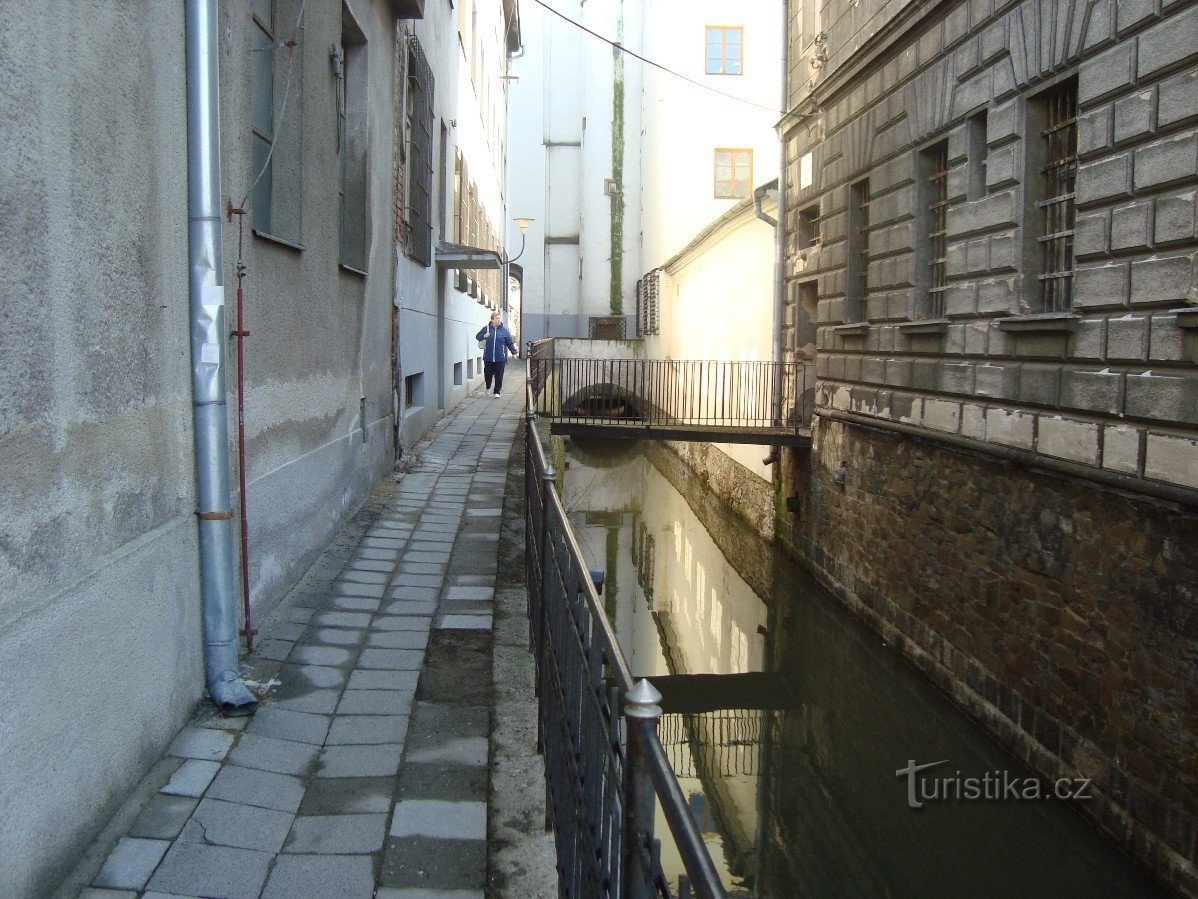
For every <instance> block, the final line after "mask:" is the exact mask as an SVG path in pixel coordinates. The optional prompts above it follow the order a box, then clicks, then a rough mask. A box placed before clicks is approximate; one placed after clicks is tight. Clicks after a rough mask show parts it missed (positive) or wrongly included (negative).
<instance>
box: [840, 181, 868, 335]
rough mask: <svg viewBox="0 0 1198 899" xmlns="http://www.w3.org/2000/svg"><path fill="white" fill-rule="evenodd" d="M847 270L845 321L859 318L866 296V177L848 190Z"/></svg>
mask: <svg viewBox="0 0 1198 899" xmlns="http://www.w3.org/2000/svg"><path fill="white" fill-rule="evenodd" d="M847 265H848V271H847V272H846V275H845V285H844V290H845V300H844V321H845V322H859V321H862V320H863V318H864V316H863V314H862V313H863V311H864V308H865V299H866V297H867V296H869V179H868V178H863V179H862V180H860V181H858V182H857V183H856V184H854V185H853V186H852V189H851V190H850V191H849V211H848V260H847Z"/></svg>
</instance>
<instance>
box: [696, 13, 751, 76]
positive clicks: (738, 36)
mask: <svg viewBox="0 0 1198 899" xmlns="http://www.w3.org/2000/svg"><path fill="white" fill-rule="evenodd" d="M743 54H744V29H743V28H741V27H739V26H731V27H726V26H715V25H709V26H708V28H707V57H706V59H707V64H706V66H705V67H704V71H705V72H706V73H707V74H708V75H740V74H742V73H743V72H744V65H743V62H744V55H743Z"/></svg>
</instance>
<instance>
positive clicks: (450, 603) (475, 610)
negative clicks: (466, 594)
mask: <svg viewBox="0 0 1198 899" xmlns="http://www.w3.org/2000/svg"><path fill="white" fill-rule="evenodd" d="M445 602H446V606H445V614H446V615H484V616H491V614H492V613H493V612H494V610H495V603H494V601H493V600H489V599H454V600H449V599H447V600H445Z"/></svg>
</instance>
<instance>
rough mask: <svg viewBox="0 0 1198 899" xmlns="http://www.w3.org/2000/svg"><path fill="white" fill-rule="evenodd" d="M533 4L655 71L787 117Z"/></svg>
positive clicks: (546, 6)
mask: <svg viewBox="0 0 1198 899" xmlns="http://www.w3.org/2000/svg"><path fill="white" fill-rule="evenodd" d="M533 2H534V3H536V4H537V6H540V7H541V8H542V9H546V10H548V11H549V12H551V13H553V14H554V15H555V16H557V17H558V18H559V19H562V20H563V21H565V22H569V23H570V24H571V25H573V26H574V27H575V28H578V29H580V30H582V31H585V32H586V33H587V34H589V35H590V36H591V37H593V38H597V39H598V40H601V41H603V43H605V44H607V45H609V46H610V47H612V48H613V49H615V50H618V51H619V52H621V53H627V54H628V55H629V56H631V57H633V58H634V59H639V60H640V61H641V62H643V63H645V64H646V65H650V66H653V67H654V68H655V69H660V70H661V71H663V72H665V73H666V74H667V75H673V76H674V77H675V78H680V79H682V80H683V81H686V82H688V83H690V84H693V85H694V86H695V87H699V88H702V89H703V90H705V91H710V92H711V93H713V94H719V95H720V96H721V97H727V98H728V99H729V100H736V101H737V102H738V103H747V104H748V105H750V106H756V107H757V108H758V109H764V110H765V111H766V112H770V113H773V114H774V115H778V116H785V115H786V113H785V112H784V111H782V110H779V109H778V108H776V107H774V106H768V105H766V104H764V103H758V102H756V101H755V100H749V99H747V98H745V97H738V96H736V94H730V93H728V92H727V91H722V90H720V89H719V88H715V87H712V86H711V85H710V84H704V83H703V82H702V81H696V80H695V79H694V78H691V77H690V76H689V75H684V74H682V73H681V72H676V71H674V70H673V69H671V68H669V67H668V66H663V65H662V64H661V63H659V62H656V61H654V60H652V59H649V58H648V57H645V56H641V55H640V54H639V53H637V52H636V51H635V50H629V49H628V48H627V47H625V46H624V45H623V44H621V43H620V42H619V41H613V40H612V39H611V38H608V37H604V36H603V35H602V34H600V33H599V32H597V31H592V30H591V29H590V28H587V26H585V25H583V24H582V23H581V22H579V21H577V20H575V19H571V18H570V17H569V16H567V15H566V14H565V13H563V12H560V11H558V10H556V9H554V8H553V7H552V6H550V5H549V4H548V3H545V2H544V0H533Z"/></svg>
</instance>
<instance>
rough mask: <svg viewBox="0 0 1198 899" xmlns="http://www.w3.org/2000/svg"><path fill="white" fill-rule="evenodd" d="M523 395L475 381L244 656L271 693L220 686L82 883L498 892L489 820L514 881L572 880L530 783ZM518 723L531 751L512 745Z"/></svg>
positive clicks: (264, 892) (122, 892) (118, 822)
mask: <svg viewBox="0 0 1198 899" xmlns="http://www.w3.org/2000/svg"><path fill="white" fill-rule="evenodd" d="M513 369H514V370H513V371H512V372H511V374H510V375H509V377H510V378H511V383H512V384H513V385H516V384H520V383H521V379H522V371H520V369H519V367H517V366H513ZM522 413H523V407H522V403H521V392H520V391H519V390H510V391H509V392H508V394H507V395H505V396H504V397H503V398H501V399H500V400H498V401H496V400H493V399H492V398H491V397H490V395H489V394H487V393H478V394H475V395H474V397H472V398H471V399H470V400H468V401H467V402H465V403H463V404H461V405H460V406H459V407H458V408H457V409H456V410H455V411H454V412H453V413H452V414H451V415H449V416H447V417H446V418H445V419H444V420H443V421H442V423H441V424H440V426H438V427H437V428H435V429H434V430H433V431H432V433H430V435H429V437H428V438H427V439H426V440H425V441H423V442H422V443H421V444H420V445H419V446H417V447H416V448H415V449H414V450H413V451H412V453H411V454H410V455H409V456H408V458H407V459H406V460H405V462H406V464H405V465H403V466H402V471H400V472H398V473H397V474H396V476H395V477H394V478H387V479H385V480H384V482H383V483H382V484H381V485H380V487H379V488H378V489H377V490H376V491H375V492H374V494H373V495H372V497H371V498H370V500H369V501H368V502H367V503H366V505H365V506H364V507H363V508H362V509H361V511H360V512H359V513H358V514H357V515H355V516H354V517H353V518H352V519H351V520H350V522H349V523H348V524H347V526H346V528H345V529H344V530H343V531H342V533H341V534H340V535H339V536H338V537H337V539H336V540H335V541H334V542H333V544H332V545H331V546H330V547H329V548H328V549H327V550H326V551H325V552H324V553H323V554H322V556H321V557H320V559H319V560H318V561H317V563H316V564H315V565H314V566H313V567H312V569H311V570H310V571H309V573H308V574H307V576H306V577H305V578H304V579H303V580H302V581H301V582H300V584H299V585H297V587H296V588H295V589H294V590H293V591H292V592H291V593H290V594H289V595H288V597H287V598H286V599H285V600H284V601H283V603H282V604H281V605H280V607H279V609H278V610H277V612H276V613H275V615H273V616H272V618H271V619H270V620H269V621H268V622H267V623H265V624H264V625H263V627H262V631H263V639H262V641H261V643H260V644H259V648H258V650H257V651H256V653H255V654H254V655H253V656H252V657H250V659H249V660H248V662H247V663H246V667H245V670H244V671H243V675H244V677H245V681H246V683H247V684H249V685H251V687H252V688H253V689H254V691H255V692H256V693H257V694H258V695H259V696H260V698H261V705H260V707H259V709H258V711H257V712H256V713H255V715H254V716H253V717H252V718H247V717H241V718H225V717H221V716H220V715H218V714H216V713H215V710H214V709H213V708H212V706H211V705H210V704H208V703H204V704H203V705H201V707H200V710H199V712H198V713H197V715H196V717H195V718H194V719H193V720H192V722H191V724H189V725H188V726H187V727H186V728H185V729H184V730H183V731H182V732H180V734H179V735H178V737H176V738H175V740H174V742H173V743H172V744H171V746H170V749H169V750H168V752H167V754H166V756H165V757H164V758H163V759H162V760H161V761H160V762H159V763H158V764H156V765H155V766H154V767H153V768H152V770H151V772H150V774H149V775H148V776H147V778H146V779H145V781H144V782H143V784H142V785H141V786H140V787H139V789H138V790H136V791H135V792H134V794H133V796H132V798H131V799H130V800H129V802H127V803H126V805H125V807H124V808H123V809H122V810H121V812H120V813H118V815H117V816H116V818H115V819H114V822H113V825H112V826H110V828H109V830H108V832H106V834H105V836H103V837H101V840H100V842H99V843H98V844H97V846H96V847H94V848H93V850H92V852H91V853H89V855H88V858H87V860H86V861H85V862H84V864H83V866H81V869H80V870H79V871H78V872H76V877H75V878H74V880H75V881H77V882H81V883H90V888H85V889H83V891H82V893H81V894H80V895H81V896H83V897H86V899H100V897H116V896H133V895H135V894H138V895H144V896H148V897H156V896H163V895H171V896H216V895H219V896H228V897H246V899H253V897H258V896H263V897H279V896H313V897H316V896H329V897H332V896H338V897H364V899H369V897H371V896H375V895H377V896H379V897H392V899H400V897H408V899H415V897H423V896H448V897H458V899H466V897H481V896H482V895H483V892H482V891H483V888H484V886H485V884H486V878H487V873H488V845H489V844H488V834H489V833H490V834H491V835H492V837H493V839H492V841H491V843H490V845H491V846H492V847H493V848H495V849H496V850H498V848H499V847H500V846H501V845H509V846H510V847H511V849H515V850H517V855H516V857H515V858H514V861H515V864H513V857H512V852H511V850H509V853H508V855H509V858H508V860H507V861H506V862H505V861H504V859H502V858H498V859H496V860H495V861H494V865H495V868H494V871H493V873H494V875H495V876H496V877H502V878H503V879H504V882H505V883H507V884H508V885H509V888H511V889H513V890H514V892H512V893H510V895H519V894H521V891H522V890H523V889H527V890H528V891H529V892H527V893H526V894H525V895H548V894H549V893H550V892H552V889H553V887H552V883H551V881H550V880H549V878H550V876H551V875H552V873H553V868H554V866H553V860H552V844H551V840H550V839H549V838H548V837H546V836H545V835H544V834H543V833H542V832H541V823H542V820H543V816H544V812H543V804H540V805H539V809H540V810H539V811H538V799H539V796H538V794H537V791H535V790H534V791H528V790H527V789H526V786H527V782H520V783H513V782H512V780H511V778H512V777H513V776H516V777H517V778H518V777H519V771H520V770H521V767H522V766H527V765H528V764H530V763H532V764H535V760H536V755H535V751H534V747H533V746H532V744H531V743H530V741H529V734H528V729H529V728H530V727H531V728H532V733H534V734H535V724H529V723H528V722H530V721H531V720H532V716H533V714H534V712H533V711H532V704H531V702H530V699H529V697H528V695H527V689H525V690H520V687H519V679H520V675H521V674H522V675H523V679H524V681H525V684H526V685H527V683H528V663H527V656H526V653H525V652H524V649H525V647H526V643H527V625H526V623H525V617H524V599H523V596H524V594H523V591H522V590H521V589H520V586H519V576H520V564H521V563H520V559H521V554H522V552H523V546H522V537H521V529H520V528H519V527H518V525H519V524H520V522H521V511H520V493H519V490H518V489H516V490H511V489H508V478H509V472H510V471H511V470H513V466H514V467H515V468H514V470H515V471H516V472H517V473H518V472H519V469H520V466H521V465H522V460H521V457H520V456H515V457H513V456H512V452H513V445H515V447H516V450H517V452H518V451H519V449H520V445H519V441H516V440H515V438H516V437H517V435H518V432H519V427H520V425H521V422H522V421H523V414H522ZM505 495H506V501H507V505H508V509H507V510H506V514H505V508H504V507H505ZM505 519H510V520H511V521H512V522H514V524H515V525H516V527H512V526H511V525H510V524H509V527H508V528H507V530H508V533H507V535H506V537H505V536H504V535H503V534H502V533H501V531H502V530H503V528H502V527H501V526H502V525H504V524H505ZM505 540H506V542H507V547H506V549H505V547H504V546H503V545H502V544H503V543H504V541H505ZM513 552H514V553H515V561H514V562H513ZM505 590H506V599H507V601H508V603H509V607H508V608H506V610H505V609H504V608H503V599H504V597H505ZM505 615H506V616H508V618H507V620H506V625H507V639H506V644H507V646H508V647H509V648H514V649H515V650H516V652H515V653H511V652H509V653H508V661H507V662H506V663H503V661H502V657H503V655H504V649H503V645H502V644H503V643H504V637H503V636H502V635H501V631H502V630H503V627H504V624H505V621H504V616H505ZM512 655H518V656H519V657H522V658H524V659H525V662H524V665H523V666H522V667H523V670H522V671H521V670H520V668H521V666H520V665H519V660H518V659H517V663H516V664H515V665H513V664H512V662H511V656H512ZM493 664H503V665H504V667H503V676H504V677H505V679H508V680H513V679H514V680H515V681H516V683H514V684H508V685H507V686H508V688H509V689H511V690H512V692H513V693H515V694H518V696H517V699H516V701H515V703H514V704H509V705H508V706H506V707H505V706H504V697H503V696H502V695H497V694H496V691H500V693H502V691H503V689H504V686H503V685H496V684H493V682H492V666H493ZM509 703H510V697H509ZM493 710H495V711H494V714H493ZM521 715H522V716H523V718H524V719H526V721H525V729H524V731H523V732H520V731H519V730H518V728H519V724H518V722H517V721H516V719H518V718H519V717H520V716H521ZM501 719H502V720H501ZM504 728H509V729H510V728H516V729H517V731H516V740H515V742H516V744H517V746H516V754H517V755H518V756H522V758H513V757H512V753H511V751H510V750H505V749H504V747H503V746H499V747H498V748H495V747H496V743H497V741H502V740H503V735H502V734H501V733H497V729H498V730H500V731H502V730H503V729H504ZM510 742H511V738H510V737H509V743H510ZM505 752H506V755H505ZM493 753H494V754H493ZM496 757H501V758H502V759H503V767H504V771H503V772H502V773H501V774H499V775H498V780H499V781H503V782H500V783H497V782H495V781H496V775H492V774H490V773H489V765H490V764H491V762H492V760H493V759H494V758H496ZM505 778H506V781H505V780H504V779H505ZM504 783H506V784H507V786H506V787H505V786H504ZM529 803H532V805H533V810H532V811H528V810H526V809H523V808H522V805H525V804H529ZM489 805H490V815H488V806H489ZM521 820H524V821H525V822H526V823H527V822H529V821H531V827H524V828H523V831H524V832H521V831H520V830H519V829H517V830H516V831H514V832H513V831H512V827H513V822H515V824H516V825H517V828H518V826H519V822H520V821H521ZM488 821H490V824H488ZM505 829H506V831H508V832H505ZM530 834H531V835H530ZM114 841H115V843H114ZM514 844H518V845H514ZM109 847H111V848H109ZM538 853H539V855H538ZM537 858H539V859H540V860H541V862H542V864H541V865H540V866H532V867H533V870H532V871H527V870H526V868H527V867H528V862H529V860H530V859H537ZM505 865H506V867H507V868H508V869H511V870H505ZM522 878H523V879H522ZM376 887H377V889H378V892H377V893H376V892H375V891H376ZM143 891H144V892H143Z"/></svg>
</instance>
